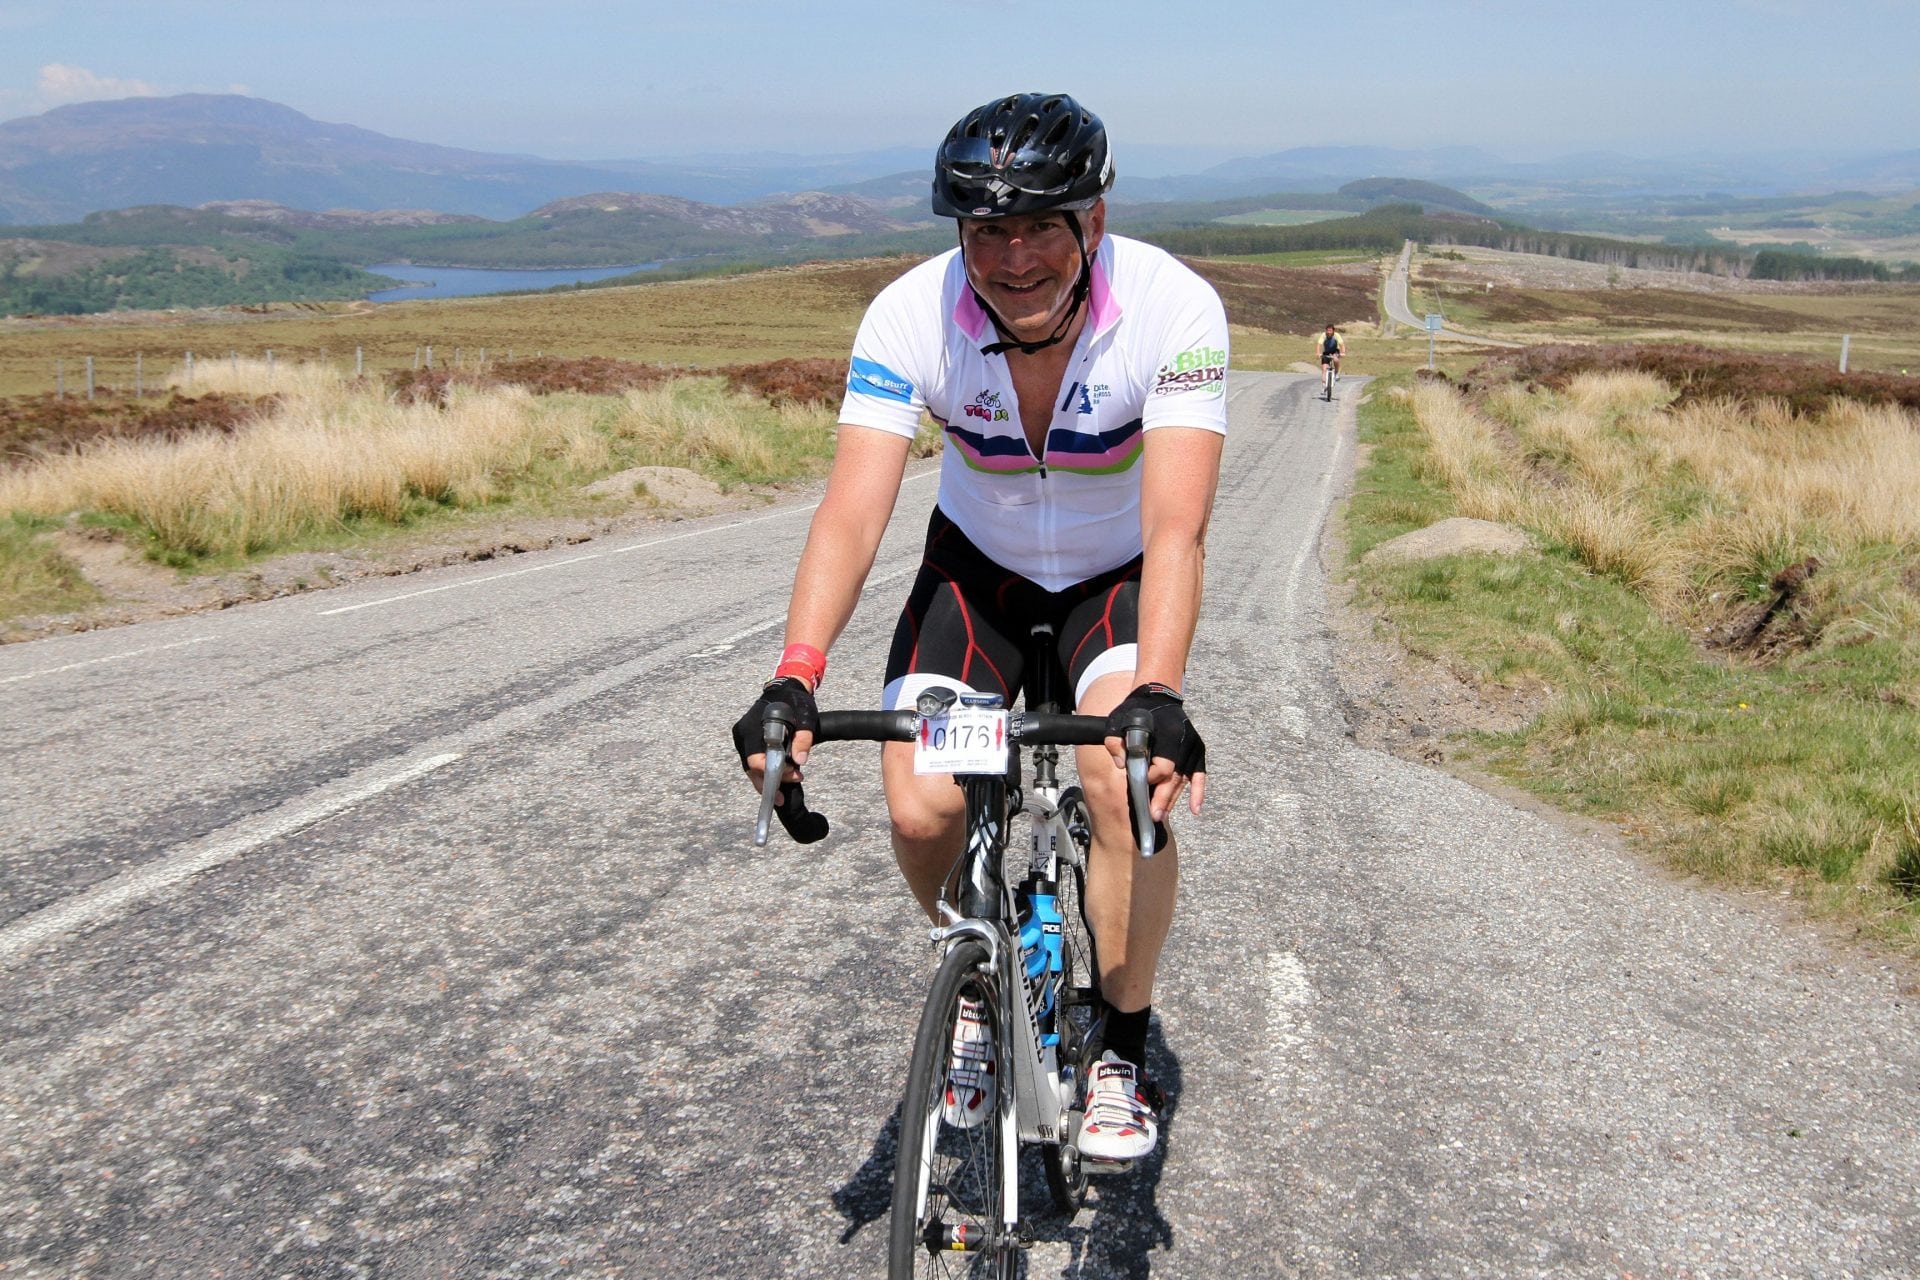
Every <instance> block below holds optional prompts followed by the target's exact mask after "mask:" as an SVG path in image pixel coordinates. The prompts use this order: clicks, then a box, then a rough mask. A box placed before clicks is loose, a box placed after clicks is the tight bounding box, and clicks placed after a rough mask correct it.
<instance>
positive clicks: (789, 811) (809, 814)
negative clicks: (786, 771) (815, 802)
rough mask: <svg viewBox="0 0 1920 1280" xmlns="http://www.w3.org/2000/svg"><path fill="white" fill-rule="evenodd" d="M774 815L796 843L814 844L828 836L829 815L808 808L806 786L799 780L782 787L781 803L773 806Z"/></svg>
mask: <svg viewBox="0 0 1920 1280" xmlns="http://www.w3.org/2000/svg"><path fill="white" fill-rule="evenodd" d="M773 816H774V817H776V818H778V819H780V825H781V826H783V827H785V828H786V829H787V834H788V835H790V836H792V837H793V841H794V843H795V844H812V843H813V842H814V841H816V840H824V839H826V838H827V815H826V814H824V813H815V812H814V811H813V810H811V809H809V808H807V791H806V788H805V787H803V786H801V785H800V784H799V783H797V782H789V783H787V784H786V785H785V786H783V787H781V788H780V803H779V804H776V805H774V806H773Z"/></svg>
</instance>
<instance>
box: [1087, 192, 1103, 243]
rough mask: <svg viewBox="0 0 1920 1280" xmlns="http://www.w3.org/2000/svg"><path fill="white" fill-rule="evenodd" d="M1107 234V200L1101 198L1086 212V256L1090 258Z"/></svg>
mask: <svg viewBox="0 0 1920 1280" xmlns="http://www.w3.org/2000/svg"><path fill="white" fill-rule="evenodd" d="M1106 234H1107V198H1106V197H1105V196H1101V197H1100V198H1099V199H1098V200H1096V201H1094V202H1093V208H1091V209H1089V210H1087V256H1088V257H1089V258H1091V257H1092V256H1093V255H1094V253H1095V251H1097V250H1098V249H1099V248H1100V241H1101V240H1102V239H1103V238H1104V237H1105V236H1106Z"/></svg>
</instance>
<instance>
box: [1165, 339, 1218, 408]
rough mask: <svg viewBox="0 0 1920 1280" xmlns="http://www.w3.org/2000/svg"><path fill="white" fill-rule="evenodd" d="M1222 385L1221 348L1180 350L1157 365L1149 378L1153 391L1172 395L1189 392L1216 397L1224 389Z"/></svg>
mask: <svg viewBox="0 0 1920 1280" xmlns="http://www.w3.org/2000/svg"><path fill="white" fill-rule="evenodd" d="M1226 385H1227V353H1226V351H1225V349H1223V348H1221V347H1195V348H1194V349H1193V350H1191V351H1182V352H1181V353H1180V354H1179V355H1177V356H1175V357H1174V358H1173V359H1171V360H1169V361H1167V362H1166V363H1165V364H1163V365H1161V366H1160V372H1159V373H1158V374H1157V375H1156V376H1155V378H1154V381H1153V394H1154V395H1156V396H1172V395H1182V394H1186V393H1188V392H1192V393H1195V394H1198V395H1204V396H1217V395H1219V394H1221V393H1222V392H1223V391H1225V390H1226Z"/></svg>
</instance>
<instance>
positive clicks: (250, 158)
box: [0, 94, 905, 225]
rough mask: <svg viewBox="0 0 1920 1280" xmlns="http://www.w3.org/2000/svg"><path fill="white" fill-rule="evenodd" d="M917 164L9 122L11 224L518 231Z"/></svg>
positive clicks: (185, 100) (200, 123)
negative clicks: (326, 222) (624, 199)
mask: <svg viewBox="0 0 1920 1280" xmlns="http://www.w3.org/2000/svg"><path fill="white" fill-rule="evenodd" d="M904 154H905V153H902V152H899V151H889V152H880V153H875V154H874V155H871V156H861V155H842V156H826V157H820V158H817V159H810V158H807V157H800V156H756V157H735V158H732V159H730V160H722V159H720V158H716V157H692V158H689V159H688V160H686V161H685V162H675V163H663V162H652V161H642V160H629V161H611V162H603V163H599V164H575V163H569V162H564V161H557V160H542V159H539V158H537V157H533V156H515V155H499V154H494V153H491V152H484V151H466V150H462V149H460V148H457V147H442V146H436V145H433V144H431V143H424V142H409V141H406V140H404V139H401V138H391V137H388V136H386V135H385V134H380V133H375V132H373V131H372V130H370V129H361V128H357V127H355V126H353V125H345V124H327V123H325V122H322V121H319V120H314V119H311V118H310V117H308V116H305V115H303V114H301V113H300V112H298V111H296V110H294V109H293V108H291V107H286V106H282V105H280V104H279V103H276V102H268V101H266V100H264V99H261V98H247V97H240V96H237V95H233V94H182V95H180V96H178V97H172V98H127V99H123V100H120V101H114V102H83V103H76V104H74V105H72V106H66V107H56V108H55V109H53V110H52V111H48V112H46V113H45V114H42V115H38V116H27V117H23V118H21V119H17V120H8V121H5V122H0V223H14V224H18V225H24V224H52V223H65V222H74V221H77V220H79V219H80V218H82V217H85V216H86V215H87V214H89V213H94V212H98V211H100V210H103V209H124V208H128V207H132V206H139V205H159V204H164V205H180V206H186V207H196V206H200V205H205V204H209V203H213V202H228V201H251V200H263V201H267V202H270V203H273V204H280V205H286V206H289V207H292V208H297V209H331V210H354V209H358V210H379V209H420V208H430V209H435V210H439V211H442V212H445V213H455V214H467V215H475V216H479V217H485V218H494V219H507V218H517V217H520V216H522V215H524V214H525V213H526V211H527V210H529V209H532V208H535V207H537V206H539V205H543V204H546V203H548V202H550V201H553V200H558V199H563V198H565V197H568V196H583V195H588V194H591V193H594V192H600V191H632V190H636V189H640V190H645V191H649V192H653V193H656V194H662V195H673V196H680V197H683V198H686V199H692V200H701V201H708V202H724V203H732V202H736V201H741V200H751V199H756V198H760V197H765V196H769V195H773V194H775V193H777V192H781V191H794V190H801V189H806V188H815V187H819V186H822V185H826V184H830V183H836V182H850V181H858V180H861V179H865V178H869V177H873V176H876V175H879V174H884V173H887V172H889V171H890V170H894V169H897V168H898V167H899V166H900V164H901V162H902V160H903V158H904Z"/></svg>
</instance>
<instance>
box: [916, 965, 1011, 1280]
mask: <svg viewBox="0 0 1920 1280" xmlns="http://www.w3.org/2000/svg"><path fill="white" fill-rule="evenodd" d="M963 1001H964V1002H966V1009H965V1014H966V1016H967V1018H968V1019H969V1021H970V1022H971V1020H972V1019H974V1018H976V1017H977V1018H979V1019H981V1020H982V1022H981V1024H980V1025H981V1026H982V1027H984V1029H985V1030H986V1031H987V1033H988V1035H989V1040H988V1042H987V1045H986V1047H985V1049H984V1050H981V1049H974V1050H972V1052H973V1054H974V1055H976V1056H973V1057H970V1058H967V1060H965V1061H963V1062H962V1064H961V1072H960V1078H965V1079H973V1080H979V1079H980V1078H981V1073H984V1077H985V1079H986V1080H989V1081H991V1082H992V1083H991V1085H989V1086H988V1087H986V1088H985V1089H984V1090H981V1091H978V1092H984V1094H985V1095H986V1096H984V1097H981V1096H978V1092H976V1093H972V1094H970V1093H969V1091H967V1090H966V1089H960V1090H955V1089H954V1088H953V1087H952V1080H953V1079H954V1078H955V1073H954V1061H955V1057H956V1048H962V1049H964V1048H966V1047H967V1046H968V1044H969V1042H970V1041H971V1043H972V1044H973V1045H976V1046H977V1045H979V1044H980V1041H979V1039H978V1030H976V1029H975V1028H973V1027H969V1028H967V1029H964V1030H962V1031H961V1032H960V1033H959V1035H958V1036H957V1037H956V1031H955V1028H956V1026H957V1025H958V1024H959V1023H960V1022H961V1019H962V1013H963V1009H962V1002H963ZM1000 1016H1001V1011H1000V995H999V981H998V979H997V978H996V976H995V975H994V974H993V973H992V972H991V971H990V970H989V968H988V964H987V949H986V948H985V947H984V946H982V945H981V944H980V943H978V942H972V941H962V942H959V943H956V944H955V945H954V946H953V948H952V949H951V950H949V951H948V952H947V954H946V956H945V957H944V958H943V959H942V960H941V961H940V968H939V970H938V971H937V972H936V973H935V974H934V977H933V989H932V990H931V991H930V992H929V993H928V995H927V1006H926V1009H925V1011H924V1012H922V1013H921V1015H920V1029H919V1031H918V1033H916V1034H915V1036H914V1040H913V1058H912V1061H911V1062H910V1064H909V1065H908V1068H907V1093H906V1098H905V1100H904V1101H902V1102H901V1104H900V1147H899V1153H898V1155H897V1157H896V1159H895V1162H894V1167H893V1221H892V1225H891V1231H890V1234H889V1236H888V1241H887V1249H888V1252H887V1275H888V1276H889V1277H890V1280H909V1277H916V1276H926V1277H933V1276H971V1277H997V1278H1000V1280H1012V1277H1013V1276H1014V1275H1015V1274H1016V1269H1017V1268H1018V1266H1019V1263H1020V1251H1019V1249H1018V1247H1017V1246H1016V1244H1015V1242H1014V1241H1013V1240H1012V1238H1011V1237H1010V1236H1009V1234H1008V1231H1007V1217H1008V1215H1007V1213H1006V1212H1005V1211H1006V1210H1007V1209H1008V1208H1010V1207H1014V1206H1012V1205H1011V1204H1010V1203H1009V1200H1008V1196H1009V1191H1008V1188H1009V1187H1010V1185H1011V1184H1012V1180H1013V1173H1014V1170H1013V1160H1014V1158H1015V1157H1014V1152H1015V1149H1016V1143H1015V1136H1016V1135H1014V1134H1013V1133H1011V1132H1010V1131H1009V1118H1008V1116H1007V1114H1006V1108H1005V1107H1004V1106H1003V1103H1004V1102H1005V1101H1006V1095H1004V1094H1003V1092H1002V1090H1004V1089H1006V1088H1010V1087H1011V1081H1010V1079H1009V1074H1010V1073H1009V1072H1008V1070H1007V1066H1008V1061H1009V1059H1008V1055H1007V1052H1006V1050H1005V1047H1004V1046H1005V1045H1006V1043H1007V1036H1006V1028H1004V1027H1003V1026H1001V1025H1000ZM963 1057H965V1055H963Z"/></svg>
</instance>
